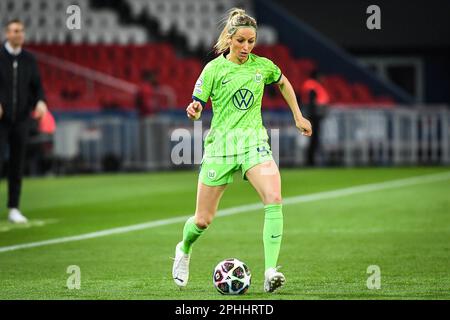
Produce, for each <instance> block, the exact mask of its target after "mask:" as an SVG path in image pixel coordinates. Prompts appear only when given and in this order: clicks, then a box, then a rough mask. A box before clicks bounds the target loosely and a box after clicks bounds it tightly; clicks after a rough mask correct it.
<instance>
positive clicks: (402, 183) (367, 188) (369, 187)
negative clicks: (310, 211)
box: [0, 171, 450, 253]
mask: <svg viewBox="0 0 450 320" xmlns="http://www.w3.org/2000/svg"><path fill="white" fill-rule="evenodd" d="M447 179H450V171H448V172H445V173H437V174H429V175H423V176H416V177H412V178H405V179H397V180H391V181H386V182H380V183H371V184H365V185H359V186H355V187H349V188H343V189H337V190H333V191H324V192H317V193H312V194H308V195H302V196H294V197H289V198H285V199H284V200H283V205H290V204H297V203H305V202H311V201H317V200H324V199H332V198H338V197H343V196H350V195H354V194H358V193H366V192H372V191H378V190H386V189H392V188H400V187H406V186H412V185H417V184H424V183H431V182H437V181H445V180H447ZM262 208H263V205H262V203H253V204H248V205H242V206H237V207H231V208H228V209H223V210H219V211H218V212H217V216H218V217H224V216H230V215H234V214H238V213H242V212H247V211H254V210H259V209H262ZM191 216H192V214H191V215H187V216H182V217H174V218H170V219H163V220H156V221H149V222H144V223H139V224H134V225H130V226H125V227H119V228H112V229H106V230H102V231H96V232H91V233H85V234H80V235H77V236H70V237H63V238H56V239H50V240H44V241H37V242H30V243H23V244H17V245H12V246H7V247H0V253H1V252H8V251H15V250H21V249H27V248H34V247H42V246H48V245H51V244H58V243H64V242H73V241H80V240H86V239H93V238H99V237H104V236H109V235H112V234H121V233H126V232H132V231H137V230H144V229H150V228H156V227H159V226H166V225H169V224H174V223H178V222H185V221H186V219H188V218H189V217H191Z"/></svg>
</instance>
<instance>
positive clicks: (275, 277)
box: [264, 267, 286, 292]
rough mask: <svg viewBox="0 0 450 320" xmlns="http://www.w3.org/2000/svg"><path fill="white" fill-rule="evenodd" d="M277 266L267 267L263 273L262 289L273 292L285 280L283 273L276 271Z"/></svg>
mask: <svg viewBox="0 0 450 320" xmlns="http://www.w3.org/2000/svg"><path fill="white" fill-rule="evenodd" d="M278 268H279V267H276V268H269V269H267V270H266V272H265V273H264V276H265V280H264V291H265V292H274V291H275V290H276V289H278V288H280V287H281V286H283V285H284V283H285V282H286V278H285V277H284V275H283V274H282V273H281V272H279V271H278Z"/></svg>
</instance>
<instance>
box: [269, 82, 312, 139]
mask: <svg viewBox="0 0 450 320" xmlns="http://www.w3.org/2000/svg"><path fill="white" fill-rule="evenodd" d="M277 84H278V87H279V88H280V91H281V94H282V95H283V97H284V100H286V103H287V104H288V105H289V108H290V109H291V111H292V114H293V116H294V120H295V126H296V127H297V128H298V129H299V130H300V132H301V133H302V135H304V136H307V137H310V136H311V135H312V127H311V122H309V120H308V119H306V118H305V117H303V115H302V112H301V111H300V107H299V106H298V102H297V97H296V96H295V91H294V88H293V87H292V85H291V83H290V82H289V80H288V78H286V77H285V76H284V75H282V76H281V79H280V81H279V82H278V83H277Z"/></svg>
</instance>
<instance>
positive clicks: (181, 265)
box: [172, 241, 191, 287]
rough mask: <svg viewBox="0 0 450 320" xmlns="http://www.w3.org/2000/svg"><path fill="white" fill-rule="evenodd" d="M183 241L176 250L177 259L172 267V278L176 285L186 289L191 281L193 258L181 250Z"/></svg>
mask: <svg viewBox="0 0 450 320" xmlns="http://www.w3.org/2000/svg"><path fill="white" fill-rule="evenodd" d="M182 245H183V241H181V242H179V243H178V244H177V246H176V248H175V259H174V261H173V267H172V277H173V281H175V284H176V285H177V286H179V287H185V286H186V285H187V282H188V279H189V260H190V258H191V256H190V255H189V254H186V253H184V252H183V250H181V246H182Z"/></svg>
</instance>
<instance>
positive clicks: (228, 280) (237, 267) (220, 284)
mask: <svg viewBox="0 0 450 320" xmlns="http://www.w3.org/2000/svg"><path fill="white" fill-rule="evenodd" d="M251 278H252V275H251V273H250V270H249V268H248V267H247V265H246V264H245V263H243V262H242V261H239V260H238V259H234V258H232V259H226V260H223V261H221V262H220V263H219V264H218V265H217V266H216V267H215V268H214V272H213V283H214V287H215V288H216V289H217V291H219V292H220V293H221V294H226V295H237V294H244V293H245V292H247V290H248V288H249V287H250V281H251Z"/></svg>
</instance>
